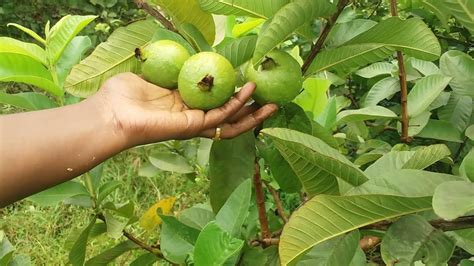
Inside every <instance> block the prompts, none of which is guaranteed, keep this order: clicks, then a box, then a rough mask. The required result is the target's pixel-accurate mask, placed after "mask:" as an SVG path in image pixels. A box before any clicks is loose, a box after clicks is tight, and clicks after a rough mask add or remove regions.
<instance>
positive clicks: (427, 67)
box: [410, 57, 441, 76]
mask: <svg viewBox="0 0 474 266" xmlns="http://www.w3.org/2000/svg"><path fill="white" fill-rule="evenodd" d="M410 63H411V65H412V66H413V68H415V69H416V70H418V71H419V72H420V73H421V74H423V76H430V75H434V74H440V73H441V70H440V69H439V68H438V67H437V66H436V64H435V63H433V62H430V61H425V60H420V59H417V58H414V57H411V58H410Z"/></svg>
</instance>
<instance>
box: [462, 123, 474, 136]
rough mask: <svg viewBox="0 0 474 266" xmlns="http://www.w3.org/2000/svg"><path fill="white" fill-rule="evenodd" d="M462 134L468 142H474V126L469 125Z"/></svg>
mask: <svg viewBox="0 0 474 266" xmlns="http://www.w3.org/2000/svg"><path fill="white" fill-rule="evenodd" d="M464 133H465V134H466V137H468V138H469V139H470V140H474V125H470V126H469V127H468V128H467V129H466V132H464Z"/></svg>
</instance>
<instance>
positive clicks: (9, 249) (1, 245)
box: [0, 231, 15, 265]
mask: <svg viewBox="0 0 474 266" xmlns="http://www.w3.org/2000/svg"><path fill="white" fill-rule="evenodd" d="M14 251H15V247H14V246H13V245H12V244H11V243H10V241H9V240H8V238H7V237H6V236H5V233H4V232H3V231H0V265H8V263H9V262H10V261H11V259H12V257H13V252H14Z"/></svg>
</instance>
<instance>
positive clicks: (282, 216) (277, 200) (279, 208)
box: [264, 181, 288, 224]
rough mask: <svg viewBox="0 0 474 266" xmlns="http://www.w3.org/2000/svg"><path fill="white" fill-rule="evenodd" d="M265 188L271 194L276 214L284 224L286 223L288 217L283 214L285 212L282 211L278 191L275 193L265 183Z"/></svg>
mask: <svg viewBox="0 0 474 266" xmlns="http://www.w3.org/2000/svg"><path fill="white" fill-rule="evenodd" d="M264 183H265V186H266V187H267V188H268V191H270V194H272V197H273V201H274V202H275V206H276V209H277V212H278V216H280V218H281V219H282V220H283V222H284V223H285V224H286V223H287V222H288V217H287V216H286V214H285V211H284V210H283V205H282V204H281V199H280V195H279V193H278V191H276V190H275V189H274V188H273V187H272V186H270V184H268V182H265V181H264Z"/></svg>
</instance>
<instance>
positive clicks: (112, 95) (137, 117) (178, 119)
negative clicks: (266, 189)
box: [93, 73, 277, 146]
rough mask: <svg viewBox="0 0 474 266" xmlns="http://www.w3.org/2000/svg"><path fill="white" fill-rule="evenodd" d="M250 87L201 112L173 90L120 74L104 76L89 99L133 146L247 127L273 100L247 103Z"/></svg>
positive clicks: (269, 108) (261, 118) (265, 112)
mask: <svg viewBox="0 0 474 266" xmlns="http://www.w3.org/2000/svg"><path fill="white" fill-rule="evenodd" d="M254 90H255V84H253V83H247V84H246V85H244V86H243V87H242V89H241V90H240V92H238V93H237V94H236V95H234V97H233V98H231V99H230V100H229V101H228V102H227V103H226V104H225V105H223V106H221V107H219V108H216V109H213V110H209V111H207V112H204V111H201V110H192V109H189V108H188V107H187V106H186V105H185V104H184V103H183V101H182V100H181V97H180V96H179V93H178V91H177V90H168V89H164V88H161V87H158V86H155V85H153V84H151V83H148V82H146V81H145V80H143V79H142V78H140V77H139V76H137V75H135V74H131V73H123V74H119V75H117V76H115V77H113V78H111V79H109V80H108V81H107V82H106V83H105V84H104V85H103V86H102V88H101V90H100V91H99V92H98V93H97V94H96V95H94V96H93V100H94V101H96V103H97V104H99V105H100V106H102V108H104V109H105V112H106V113H108V114H110V117H111V119H112V120H113V123H114V125H115V128H116V131H117V132H118V133H120V134H122V135H123V136H124V137H125V139H126V143H127V144H128V145H129V146H135V145H139V144H146V143H152V142H158V141H164V140H169V139H187V138H193V137H208V138H212V137H213V136H214V135H215V134H216V128H217V127H220V128H221V136H220V137H221V138H223V139H227V138H233V137H235V136H237V135H239V134H241V133H243V132H245V131H248V130H250V129H252V128H254V127H256V126H257V125H258V124H260V123H262V122H263V121H264V120H265V119H267V118H268V117H269V116H270V115H271V114H272V113H274V112H275V111H276V110H277V106H276V105H274V104H267V105H265V106H263V107H260V108H258V107H257V106H256V105H250V106H248V105H247V106H246V105H245V103H246V102H247V100H248V99H249V98H250V96H251V95H252V93H253V91H254Z"/></svg>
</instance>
